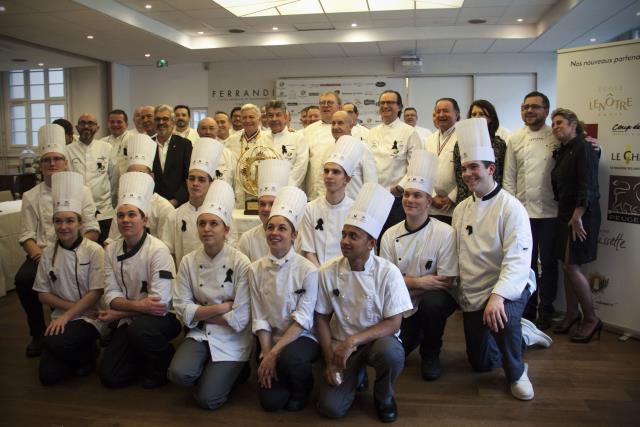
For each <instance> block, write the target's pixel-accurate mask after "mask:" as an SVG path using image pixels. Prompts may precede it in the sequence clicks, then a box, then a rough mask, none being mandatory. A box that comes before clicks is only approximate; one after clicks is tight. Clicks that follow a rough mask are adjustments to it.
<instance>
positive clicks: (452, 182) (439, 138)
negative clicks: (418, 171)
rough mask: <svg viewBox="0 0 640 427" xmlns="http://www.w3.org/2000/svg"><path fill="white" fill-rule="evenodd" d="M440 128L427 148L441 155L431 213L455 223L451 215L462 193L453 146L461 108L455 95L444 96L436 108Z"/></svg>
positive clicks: (427, 144)
mask: <svg viewBox="0 0 640 427" xmlns="http://www.w3.org/2000/svg"><path fill="white" fill-rule="evenodd" d="M433 112H434V120H433V121H434V123H435V125H436V128H437V131H436V132H435V133H433V134H431V135H430V136H429V137H428V138H427V142H426V145H425V147H426V149H427V150H428V151H431V152H432V153H433V154H435V155H436V156H438V178H437V179H436V183H435V185H434V191H435V194H434V197H433V203H432V204H431V208H430V214H431V216H432V217H434V218H437V219H439V220H440V221H443V222H446V223H447V224H451V215H452V214H453V208H454V206H455V203H454V201H455V200H456V199H457V197H458V196H457V195H458V185H457V183H456V173H455V169H454V167H453V148H454V147H455V146H456V141H457V136H456V128H455V125H456V122H457V121H458V120H460V107H458V102H457V101H456V100H455V99H453V98H440V99H438V100H437V101H436V105H435V107H434V109H433Z"/></svg>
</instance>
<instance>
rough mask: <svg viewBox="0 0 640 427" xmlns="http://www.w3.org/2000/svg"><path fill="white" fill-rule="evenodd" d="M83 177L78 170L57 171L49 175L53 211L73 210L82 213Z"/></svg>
mask: <svg viewBox="0 0 640 427" xmlns="http://www.w3.org/2000/svg"><path fill="white" fill-rule="evenodd" d="M83 187H84V177H83V176H82V175H81V174H79V173H78V172H57V173H54V174H53V176H52V177H51V193H52V196H53V213H56V212H67V211H69V212H75V213H78V214H82V194H83V192H84V189H83Z"/></svg>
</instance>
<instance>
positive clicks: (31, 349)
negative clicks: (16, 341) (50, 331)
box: [25, 335, 42, 357]
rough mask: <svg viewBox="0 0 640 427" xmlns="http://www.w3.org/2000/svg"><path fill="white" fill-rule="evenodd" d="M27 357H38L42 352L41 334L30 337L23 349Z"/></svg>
mask: <svg viewBox="0 0 640 427" xmlns="http://www.w3.org/2000/svg"><path fill="white" fill-rule="evenodd" d="M25 353H26V354H27V357H38V356H40V353H42V335H39V336H37V337H33V338H31V342H30V343H29V344H27V349H26V351H25Z"/></svg>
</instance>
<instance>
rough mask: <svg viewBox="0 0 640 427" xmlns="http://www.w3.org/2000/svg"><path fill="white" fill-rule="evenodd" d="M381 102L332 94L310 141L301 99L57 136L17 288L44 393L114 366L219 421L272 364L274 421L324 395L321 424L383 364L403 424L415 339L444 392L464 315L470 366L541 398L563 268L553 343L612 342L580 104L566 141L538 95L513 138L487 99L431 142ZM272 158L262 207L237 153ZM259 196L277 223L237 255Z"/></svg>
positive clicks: (390, 404)
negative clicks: (605, 334)
mask: <svg viewBox="0 0 640 427" xmlns="http://www.w3.org/2000/svg"><path fill="white" fill-rule="evenodd" d="M378 108H379V115H380V120H381V124H379V125H377V126H375V127H373V128H371V129H368V128H366V127H364V126H363V125H362V124H360V122H359V120H358V108H357V104H355V103H350V102H344V103H343V101H342V100H341V98H340V96H339V95H338V94H337V93H334V92H326V93H323V94H321V95H320V97H319V102H318V105H314V106H308V107H306V108H304V109H303V110H302V111H301V113H300V118H299V119H300V123H301V124H302V125H303V129H302V130H298V131H296V130H294V129H293V128H292V120H293V118H292V117H291V114H290V113H289V111H288V109H287V105H286V103H285V102H284V101H281V100H272V101H269V102H267V103H266V105H265V106H264V107H263V108H260V107H258V106H256V105H253V104H245V105H243V106H241V107H237V108H234V109H233V110H232V111H231V112H230V113H229V114H227V113H225V112H222V111H218V112H216V113H215V114H214V115H213V116H212V117H206V118H204V119H202V120H200V122H199V123H198V126H197V129H193V128H191V127H190V116H191V114H190V110H189V107H188V106H186V105H178V106H175V107H170V106H168V105H159V106H157V107H152V106H141V107H139V108H137V109H136V110H135V112H134V115H133V122H134V127H133V128H132V129H129V125H128V117H127V114H126V113H125V112H124V111H123V110H119V109H116V110H113V111H111V112H110V113H109V115H108V120H107V127H108V130H109V135H108V136H107V137H105V138H103V139H96V138H95V135H96V133H97V132H98V130H99V124H98V119H97V118H96V117H95V115H93V114H90V113H85V114H82V115H81V116H80V117H79V118H78V120H77V125H76V130H77V136H76V135H74V132H73V126H72V125H71V123H69V122H68V121H66V120H57V121H56V123H55V124H50V125H45V126H43V127H42V128H41V129H40V130H39V132H38V139H39V147H40V153H39V154H40V158H39V163H40V169H41V173H42V179H43V181H42V183H40V184H38V185H37V186H36V187H34V188H33V189H31V190H29V191H27V192H26V193H25V194H24V195H23V200H22V232H21V237H20V244H21V245H22V247H23V248H24V250H25V252H26V254H27V257H26V260H25V262H24V264H23V265H22V266H21V268H20V269H19V271H18V273H17V275H16V279H15V282H16V289H17V292H18V295H19V298H20V302H21V304H22V307H23V308H24V311H25V313H26V317H27V321H28V325H29V331H30V335H31V337H32V339H31V342H30V343H29V345H28V346H27V349H26V353H27V356H30V357H37V356H39V357H40V365H39V378H40V381H41V382H42V384H44V385H53V384H55V383H58V382H60V381H62V380H64V379H65V378H67V377H69V376H73V375H80V376H83V375H89V374H91V373H92V372H94V371H96V370H97V374H98V376H99V378H100V381H101V382H102V384H103V385H104V386H106V387H122V386H126V385H129V384H132V383H134V382H136V381H140V379H141V381H142V386H143V387H145V388H155V387H160V386H163V385H165V384H166V383H167V382H168V381H170V382H172V383H174V384H177V385H179V386H184V387H193V389H194V398H195V400H196V401H197V402H198V404H199V405H200V406H202V407H204V408H207V409H211V410H213V409H217V408H219V407H220V406H222V405H223V404H224V403H225V402H226V401H227V399H228V398H229V395H230V393H231V391H232V389H233V387H234V385H235V384H237V383H238V382H241V381H246V380H247V378H249V377H250V374H251V368H250V366H251V365H252V363H250V361H251V360H252V355H253V357H254V358H255V365H256V366H257V372H256V377H257V382H258V389H259V393H258V400H259V402H260V405H261V406H262V407H263V408H264V409H265V410H266V411H278V410H287V411H299V410H301V409H303V408H305V407H306V406H307V404H308V403H309V401H310V396H311V393H312V389H313V387H314V384H316V387H317V394H315V396H317V397H316V402H315V406H316V408H317V410H318V412H319V413H320V414H321V415H323V416H325V417H328V418H340V417H343V416H344V415H345V414H346V413H347V411H348V410H349V409H350V407H351V405H352V403H353V401H354V398H355V396H356V393H357V392H358V391H361V390H363V389H366V388H367V387H368V384H369V378H368V376H367V371H366V367H367V366H370V367H373V369H374V371H375V378H374V379H373V397H374V403H375V408H376V411H377V415H378V417H379V419H380V420H381V421H383V422H391V421H394V420H395V419H396V418H397V416H398V409H397V405H396V402H395V399H394V384H395V382H396V379H397V378H398V377H399V375H400V374H401V373H402V371H403V369H404V366H405V360H406V359H407V357H408V356H409V354H410V353H411V352H413V351H414V350H415V349H416V348H418V347H419V355H420V360H421V363H420V373H421V377H422V378H423V379H424V380H425V381H435V380H437V379H438V378H439V377H440V376H441V375H442V372H443V367H442V363H441V360H440V352H441V349H442V346H443V338H444V331H445V327H446V323H447V319H448V318H449V317H450V316H451V315H452V314H453V313H454V312H455V311H456V310H460V311H462V318H463V327H464V335H465V342H466V349H467V357H468V361H469V364H470V365H471V368H472V369H473V370H474V371H479V372H483V371H489V370H492V369H494V368H499V367H502V369H503V370H504V373H505V376H506V379H507V381H508V382H509V384H510V390H511V393H512V395H513V396H514V397H515V398H517V399H520V400H531V399H533V397H534V390H533V385H532V383H531V381H530V380H529V376H528V366H527V364H526V363H525V362H524V353H525V350H526V349H527V348H528V347H531V346H542V347H550V346H551V345H552V339H551V338H550V337H549V336H548V335H547V334H546V333H545V332H543V331H544V330H548V329H551V327H552V326H554V324H553V322H554V319H555V317H556V315H557V314H558V313H556V311H555V307H554V301H555V298H556V293H557V280H558V261H560V264H561V265H562V270H563V271H564V274H565V291H566V302H567V309H566V313H565V315H564V318H563V319H562V320H561V321H560V322H559V323H557V324H555V327H554V328H553V331H554V332H555V333H556V334H570V339H571V341H573V342H577V343H587V342H589V341H590V340H591V339H592V338H593V337H594V335H595V334H599V333H600V331H601V329H602V322H601V321H600V320H599V319H598V317H597V316H596V313H595V311H594V307H593V302H592V298H591V293H590V289H589V285H588V283H587V280H586V278H585V276H584V274H583V273H582V272H581V271H580V265H582V264H584V263H588V262H590V261H593V260H594V259H595V258H596V247H597V236H598V229H599V225H600V211H599V202H598V199H599V192H598V181H597V176H598V173H597V172H598V161H599V157H600V147H599V145H598V142H597V141H596V140H594V139H593V138H589V137H588V136H587V135H586V134H585V133H584V128H583V126H582V125H581V123H580V122H579V121H578V118H577V117H576V115H575V114H574V113H573V112H571V111H570V110H567V109H562V108H559V109H557V110H555V111H553V112H552V114H551V126H548V125H547V124H546V120H547V118H548V116H549V110H550V105H549V100H548V98H547V97H546V96H545V95H544V94H542V93H540V92H531V93H529V94H527V95H525V96H524V98H523V102H522V105H521V116H522V120H523V122H524V127H523V128H521V129H519V130H517V131H515V132H514V133H512V134H510V133H509V132H508V131H507V130H506V129H504V128H502V127H501V126H500V122H499V119H498V115H497V113H496V109H495V107H494V106H493V105H492V104H491V103H490V102H489V101H486V100H476V101H474V102H473V103H472V104H471V106H470V108H469V111H468V114H467V119H462V120H461V113H460V108H459V106H458V103H457V102H456V100H455V99H453V98H442V99H439V100H438V101H437V102H436V103H435V105H434V109H433V112H432V121H433V125H434V127H435V131H434V132H431V131H430V130H428V129H427V128H420V127H418V126H417V117H418V112H417V111H416V109H415V108H411V107H407V108H404V106H403V104H402V97H401V95H400V94H399V93H397V92H395V91H390V90H388V91H384V92H382V93H381V94H380V96H379V99H378ZM403 108H404V110H403ZM402 118H404V121H403V120H402ZM258 146H264V147H269V148H270V149H271V150H272V152H275V153H278V157H279V158H276V159H265V160H262V161H260V162H258V163H257V171H258V173H257V194H251V193H247V190H246V188H245V185H243V184H244V182H243V180H245V179H246V174H244V172H246V171H243V170H242V167H241V166H240V165H239V159H241V158H242V156H243V155H244V153H246V152H248V151H249V150H251V149H252V148H254V147H258ZM251 198H256V202H257V206H258V217H259V219H260V224H259V225H257V226H255V227H254V228H252V229H250V230H248V231H246V232H244V233H243V234H242V235H241V236H239V238H238V239H232V238H231V237H230V236H231V235H232V234H231V233H230V231H231V228H232V226H233V215H232V214H233V211H234V209H238V208H244V207H245V202H246V201H247V200H249V199H251ZM539 267H541V268H539ZM43 306H45V307H51V309H52V312H51V321H50V322H49V324H48V325H47V324H46V322H45V315H44V310H43ZM47 310H48V309H47ZM183 331H184V338H183V339H182V340H177V341H176V340H175V339H176V338H177V337H178V336H179V335H180V334H181V333H182V332H183ZM172 341H173V342H180V344H179V346H178V348H177V349H176V348H174V345H173V343H172ZM98 342H101V343H102V346H103V347H104V348H103V349H102V350H101V351H100V347H99V346H98ZM100 353H102V354H100ZM316 362H318V363H320V364H321V365H322V371H321V372H322V375H320V376H319V377H316V378H314V375H313V370H312V365H313V363H316Z"/></svg>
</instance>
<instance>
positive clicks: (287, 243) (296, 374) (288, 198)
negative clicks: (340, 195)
mask: <svg viewBox="0 0 640 427" xmlns="http://www.w3.org/2000/svg"><path fill="white" fill-rule="evenodd" d="M306 204H307V196H306V195H305V194H304V192H303V191H302V190H300V189H299V188H297V187H283V188H281V189H280V191H278V194H277V196H276V198H275V200H274V202H273V208H272V209H271V215H270V216H269V221H268V222H267V228H266V230H267V241H268V244H269V255H267V256H264V257H262V258H260V259H259V260H258V261H256V262H254V263H252V264H251V266H250V267H249V285H250V290H251V317H252V327H251V329H252V331H253V333H254V334H255V335H257V337H258V341H259V342H260V350H261V351H260V354H259V362H258V382H259V385H260V388H259V392H258V395H259V398H260V404H261V405H262V408H263V409H264V410H266V411H278V410H281V409H286V410H287V411H300V410H302V409H303V408H304V407H305V406H306V404H307V402H308V400H309V395H310V393H311V389H312V388H313V375H312V370H311V368H312V366H311V364H312V362H313V361H314V359H316V357H317V356H318V353H319V347H318V342H317V340H316V338H315V337H314V336H313V332H312V329H313V310H314V307H315V305H316V296H317V292H318V273H317V270H316V267H315V266H314V265H313V264H312V263H311V261H309V260H308V259H306V258H304V257H303V256H302V255H299V254H297V253H296V252H295V251H294V249H293V241H294V240H295V238H296V234H297V230H298V227H299V225H300V222H301V221H302V216H303V215H304V209H305V206H306Z"/></svg>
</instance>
